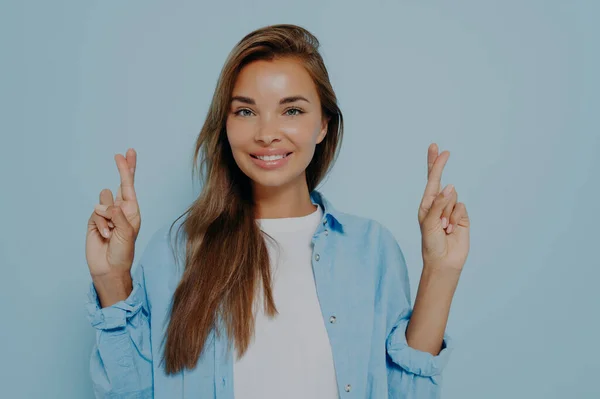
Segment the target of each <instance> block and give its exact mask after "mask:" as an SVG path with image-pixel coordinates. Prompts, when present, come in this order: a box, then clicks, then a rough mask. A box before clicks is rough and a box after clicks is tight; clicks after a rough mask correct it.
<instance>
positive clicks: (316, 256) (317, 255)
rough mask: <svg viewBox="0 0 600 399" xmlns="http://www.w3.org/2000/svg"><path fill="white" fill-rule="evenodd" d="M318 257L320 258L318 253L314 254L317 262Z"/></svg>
mask: <svg viewBox="0 0 600 399" xmlns="http://www.w3.org/2000/svg"><path fill="white" fill-rule="evenodd" d="M319 259H321V257H320V256H319V254H316V255H315V260H316V261H317V262H318V261H319Z"/></svg>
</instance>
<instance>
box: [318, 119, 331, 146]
mask: <svg viewBox="0 0 600 399" xmlns="http://www.w3.org/2000/svg"><path fill="white" fill-rule="evenodd" d="M329 119H330V118H325V117H324V118H323V121H322V123H321V131H320V132H319V135H318V136H317V144H319V143H321V141H323V139H324V138H325V136H326V135H327V128H328V127H329Z"/></svg>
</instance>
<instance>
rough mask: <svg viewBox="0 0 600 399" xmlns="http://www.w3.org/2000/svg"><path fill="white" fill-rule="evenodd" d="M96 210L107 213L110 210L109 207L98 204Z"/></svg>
mask: <svg viewBox="0 0 600 399" xmlns="http://www.w3.org/2000/svg"><path fill="white" fill-rule="evenodd" d="M94 208H96V209H97V210H99V211H100V212H106V210H107V209H108V205H102V204H96V206H94Z"/></svg>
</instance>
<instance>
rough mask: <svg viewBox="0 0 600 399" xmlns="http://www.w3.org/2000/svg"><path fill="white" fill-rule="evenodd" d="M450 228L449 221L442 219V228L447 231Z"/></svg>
mask: <svg viewBox="0 0 600 399" xmlns="http://www.w3.org/2000/svg"><path fill="white" fill-rule="evenodd" d="M447 226H448V219H446V218H442V227H443V228H444V229H445V228H446V227H447Z"/></svg>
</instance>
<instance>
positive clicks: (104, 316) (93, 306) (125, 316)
mask: <svg viewBox="0 0 600 399" xmlns="http://www.w3.org/2000/svg"><path fill="white" fill-rule="evenodd" d="M143 303H144V290H143V287H142V286H141V285H140V284H139V283H138V282H134V285H133V290H132V291H131V294H129V297H127V299H125V300H123V301H119V302H117V303H115V304H114V305H112V306H108V307H106V308H101V307H100V302H99V300H98V293H97V291H96V288H95V287H94V283H93V282H92V283H90V289H89V291H88V301H87V303H86V310H87V318H88V320H89V321H90V323H91V324H92V326H93V327H95V328H96V329H98V330H108V329H114V328H121V327H125V326H126V325H127V320H129V319H130V318H131V317H133V316H135V315H136V314H137V313H138V312H139V311H140V309H141V308H142V306H143Z"/></svg>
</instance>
